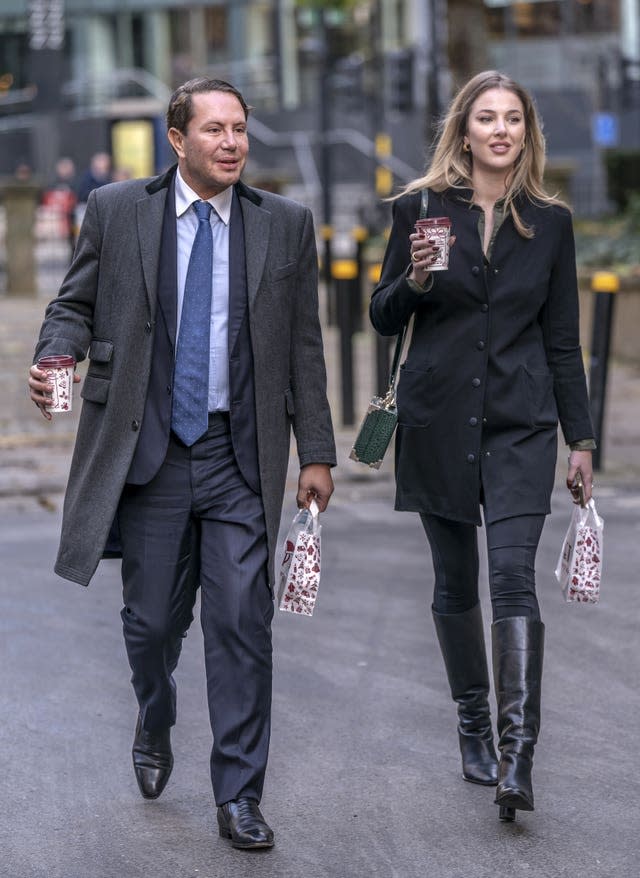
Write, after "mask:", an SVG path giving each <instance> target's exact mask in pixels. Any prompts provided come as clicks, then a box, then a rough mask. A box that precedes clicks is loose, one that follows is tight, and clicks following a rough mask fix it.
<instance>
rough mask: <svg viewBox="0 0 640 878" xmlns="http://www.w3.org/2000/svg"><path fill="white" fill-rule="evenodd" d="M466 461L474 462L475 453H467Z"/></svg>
mask: <svg viewBox="0 0 640 878" xmlns="http://www.w3.org/2000/svg"><path fill="white" fill-rule="evenodd" d="M467 461H468V463H475V462H476V456H475V454H467Z"/></svg>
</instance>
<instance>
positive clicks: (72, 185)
mask: <svg viewBox="0 0 640 878" xmlns="http://www.w3.org/2000/svg"><path fill="white" fill-rule="evenodd" d="M77 203H78V197H77V195H76V166H75V163H74V161H73V159H71V158H69V157H68V156H62V157H61V158H59V159H58V161H57V162H56V165H55V173H54V177H53V180H51V181H50V182H49V184H48V185H47V187H46V188H45V190H44V192H43V193H42V204H43V205H44V206H45V207H51V208H53V209H54V210H55V211H57V213H58V216H59V218H60V223H59V229H60V233H61V234H62V236H63V237H64V238H66V240H67V241H68V243H69V258H71V257H72V256H73V249H74V247H75V209H76V205H77Z"/></svg>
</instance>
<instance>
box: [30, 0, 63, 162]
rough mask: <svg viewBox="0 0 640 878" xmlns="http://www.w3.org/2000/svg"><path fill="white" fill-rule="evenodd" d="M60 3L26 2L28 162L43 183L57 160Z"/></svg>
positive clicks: (58, 0) (51, 0) (54, 0)
mask: <svg viewBox="0 0 640 878" xmlns="http://www.w3.org/2000/svg"><path fill="white" fill-rule="evenodd" d="M64 20H65V14H64V0H30V2H29V66H30V74H31V78H32V80H33V83H34V84H35V86H36V90H37V91H36V96H35V98H34V110H35V116H34V123H33V126H32V129H31V160H32V162H33V164H34V166H35V168H34V169H35V170H36V171H38V172H39V173H40V174H41V175H42V176H43V177H44V178H45V179H48V178H50V177H51V176H52V174H53V169H54V167H55V163H56V160H57V159H58V158H59V157H60V119H59V113H60V92H61V89H62V82H63V78H64V68H63V62H64V56H63V48H64Z"/></svg>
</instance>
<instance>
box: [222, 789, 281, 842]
mask: <svg viewBox="0 0 640 878" xmlns="http://www.w3.org/2000/svg"><path fill="white" fill-rule="evenodd" d="M218 829H219V830H220V837H221V838H230V839H231V844H232V845H233V847H234V848H241V849H243V850H250V849H257V848H272V847H273V830H272V829H271V827H270V826H269V825H268V824H267V823H266V822H265V819H264V817H263V816H262V814H261V813H260V808H258V803H257V802H256V801H254V800H253V799H236V800H234V801H231V802H225V804H224V805H222V806H221V807H220V808H218Z"/></svg>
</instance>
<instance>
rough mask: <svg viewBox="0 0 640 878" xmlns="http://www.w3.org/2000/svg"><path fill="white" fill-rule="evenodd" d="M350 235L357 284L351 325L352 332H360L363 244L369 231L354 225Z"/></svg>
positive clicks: (362, 305)
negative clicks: (356, 267) (354, 252)
mask: <svg viewBox="0 0 640 878" xmlns="http://www.w3.org/2000/svg"><path fill="white" fill-rule="evenodd" d="M351 237H352V238H353V240H354V241H355V242H356V263H357V266H358V278H359V281H360V283H359V284H358V289H357V295H356V296H355V297H354V300H353V308H354V312H353V327H354V332H362V330H363V329H364V326H363V309H364V303H363V296H362V280H363V278H364V251H365V245H366V243H367V240H368V238H369V231H368V229H367V228H366V227H365V226H355V227H354V228H353V229H351Z"/></svg>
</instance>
